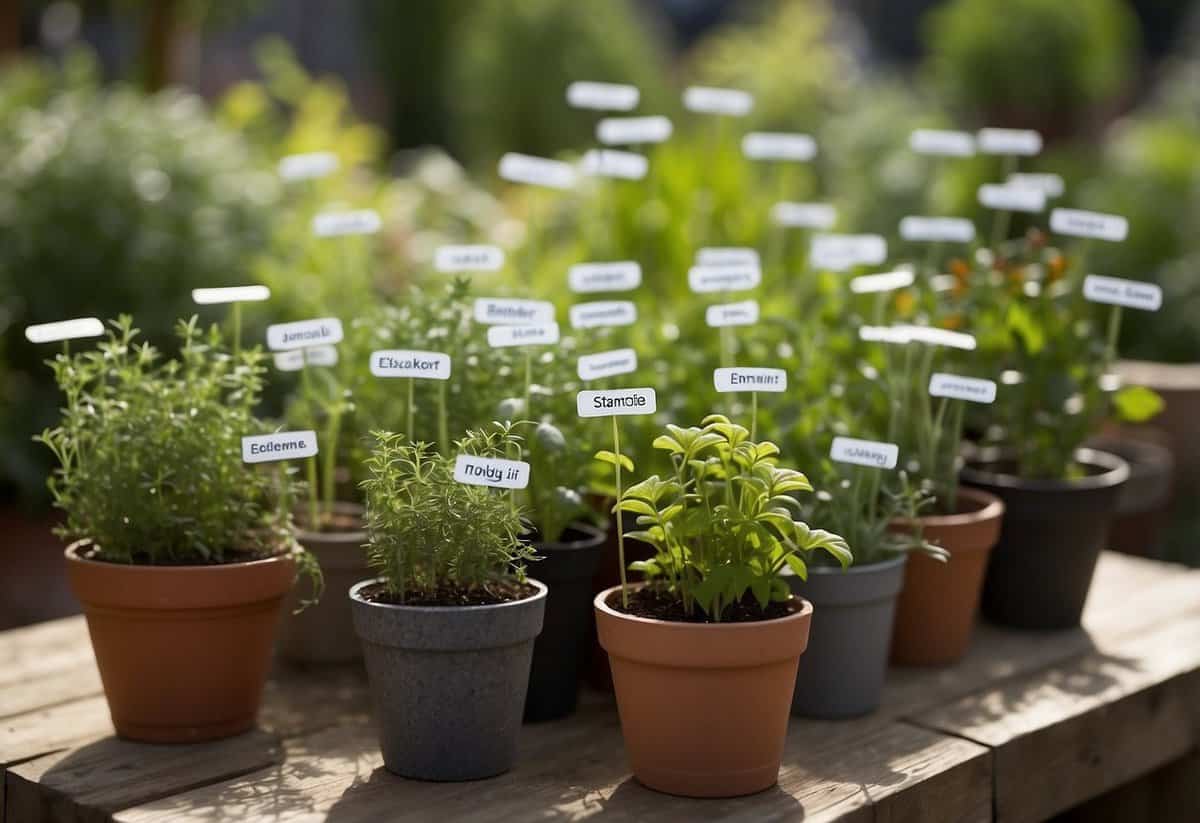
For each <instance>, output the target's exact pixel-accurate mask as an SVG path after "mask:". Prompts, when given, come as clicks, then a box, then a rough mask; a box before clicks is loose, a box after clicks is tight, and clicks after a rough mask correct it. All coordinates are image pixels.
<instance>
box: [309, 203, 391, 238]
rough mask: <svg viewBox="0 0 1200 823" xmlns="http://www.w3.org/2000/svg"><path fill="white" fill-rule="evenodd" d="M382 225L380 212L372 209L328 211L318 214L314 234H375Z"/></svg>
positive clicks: (322, 235) (315, 218)
mask: <svg viewBox="0 0 1200 823" xmlns="http://www.w3.org/2000/svg"><path fill="white" fill-rule="evenodd" d="M382 225H383V220H381V219H380V217H379V212H377V211H374V210H372V209H363V210H361V211H334V212H326V213H324V214H318V215H317V216H316V217H314V218H313V221H312V228H313V234H315V235H316V236H317V237H342V236H344V235H349V234H374V233H375V232H377V231H379V228H380V227H381V226H382Z"/></svg>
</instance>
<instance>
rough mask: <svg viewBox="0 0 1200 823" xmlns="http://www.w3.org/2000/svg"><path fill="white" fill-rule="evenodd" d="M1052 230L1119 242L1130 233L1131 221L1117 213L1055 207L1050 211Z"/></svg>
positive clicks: (1056, 232) (1074, 235) (1070, 234)
mask: <svg viewBox="0 0 1200 823" xmlns="http://www.w3.org/2000/svg"><path fill="white" fill-rule="evenodd" d="M1050 231H1052V232H1054V233H1055V234H1065V235H1069V236H1071V237H1091V238H1094V239H1096V240H1109V241H1112V242H1114V243H1119V242H1121V241H1122V240H1124V239H1125V236H1126V235H1127V234H1129V221H1128V220H1126V219H1125V218H1124V217H1120V216H1118V215H1115V214H1100V213H1099V212H1094V211H1082V210H1080V209H1055V210H1054V211H1052V212H1050Z"/></svg>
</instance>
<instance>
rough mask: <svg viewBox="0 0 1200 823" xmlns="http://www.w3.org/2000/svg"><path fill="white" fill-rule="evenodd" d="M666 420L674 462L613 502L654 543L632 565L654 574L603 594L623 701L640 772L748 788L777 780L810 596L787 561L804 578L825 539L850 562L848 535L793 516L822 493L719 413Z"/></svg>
mask: <svg viewBox="0 0 1200 823" xmlns="http://www.w3.org/2000/svg"><path fill="white" fill-rule="evenodd" d="M701 426H702V427H700V428H697V427H691V428H686V429H685V428H680V427H678V426H668V427H667V432H666V433H665V434H663V435H661V436H659V437H658V438H657V439H656V440H655V441H654V447H655V448H656V449H661V450H663V451H666V452H667V453H669V455H670V457H671V462H672V465H673V467H674V468H673V471H672V473H671V474H668V475H667V476H665V477H660V476H658V475H652V476H651V477H649V478H647V479H646V480H643V481H642V482H640V483H637V484H635V485H634V486H631V487H630V488H629V489H627V490H626V491H625V492H624V493H623V494H622V495H621V497H620V499H619V501H618V502H617V505H616V507H615V508H616V510H617V511H618V512H629V513H630V514H632V515H635V516H636V517H637V522H638V525H640V526H641V527H642V528H641V530H640V531H638V532H635V533H633V534H632V535H631V536H633V537H636V538H638V539H640V540H644V541H645V542H647V543H649V544H650V545H652V546H654V548H655V550H656V554H655V556H654V558H653V559H651V560H647V561H641V562H638V563H634V564H632V567H633V568H634V569H635V570H638V571H641V572H643V573H644V574H645V575H646V576H647V580H646V582H644V583H637V584H631V585H627V586H624V587H622V586H615V587H613V588H611V589H608V590H607V591H604V592H601V593H600V594H599V595H597V596H596V599H595V608H596V621H597V629H598V631H599V635H600V643H601V644H602V645H603V647H604V648H605V650H606V651H607V652H608V655H609V658H610V662H611V665H612V672H613V682H614V685H615V687H616V695H617V708H618V710H619V711H620V715H621V728H622V732H623V734H624V737H625V747H626V750H627V752H628V754H629V759H630V762H631V764H632V766H633V773H634V776H635V777H636V778H637V779H638V780H639V781H640V782H642V783H643V784H645V785H646V786H649V787H650V788H652V789H657V790H659V791H665V792H669V793H671V794H680V795H687V796H692V797H728V796H734V795H743V794H750V793H752V792H757V791H761V790H763V789H766V788H768V787H769V786H771V785H773V784H774V783H775V782H776V780H777V779H778V773H779V764H780V760H781V758H782V756H783V747H784V740H785V738H786V735H787V725H788V708H789V706H790V704H791V695H792V689H793V687H794V685H795V678H796V667H797V665H798V663H799V660H800V655H801V654H802V653H803V652H804V649H805V645H806V643H807V640H808V626H809V622H810V620H811V618H812V614H813V607H812V605H811V604H810V603H808V602H807V601H804V600H801V599H800V598H797V597H794V596H792V594H791V593H790V592H789V591H788V587H787V584H786V582H785V581H784V580H783V578H782V577H781V572H782V570H783V569H784V568H790V569H792V570H793V571H794V572H795V573H796V574H797V575H800V576H803V575H804V574H805V570H806V558H807V557H808V556H810V555H811V554H812V553H814V552H815V551H816V550H818V549H821V550H824V551H826V552H828V553H829V554H830V555H831V556H833V557H835V558H837V560H838V561H840V562H841V563H849V562H850V550H849V548H848V547H847V545H846V542H845V541H844V540H843V539H842V538H841V537H839V536H837V535H835V534H831V533H829V532H825V531H821V530H818V529H810V528H809V527H808V526H807V525H806V524H805V523H803V522H801V521H799V520H796V519H794V509H795V507H796V505H797V503H796V500H795V499H794V498H793V496H792V495H793V494H794V493H796V492H801V491H809V490H811V486H809V483H808V480H807V479H806V478H805V477H804V475H803V474H801V473H800V472H797V471H794V470H792V469H787V468H781V467H779V466H778V465H777V459H778V458H777V455H778V451H779V450H778V448H777V447H776V446H775V445H774V444H773V443H770V442H761V443H754V442H751V441H750V439H749V432H748V431H747V430H746V429H745V428H743V427H742V426H738V425H735V424H733V423H730V422H729V420H728V419H726V418H725V417H723V416H720V415H711V416H709V417H707V418H705V419H704V420H703V421H702V424H701Z"/></svg>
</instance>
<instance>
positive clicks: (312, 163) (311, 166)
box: [279, 151, 338, 182]
mask: <svg viewBox="0 0 1200 823" xmlns="http://www.w3.org/2000/svg"><path fill="white" fill-rule="evenodd" d="M337 167H338V159H337V155H336V154H334V153H333V152H330V151H313V152H308V153H307V154H289V155H288V156H287V157H284V158H283V159H282V160H280V161H279V176H280V177H281V178H282V179H284V180H286V181H288V182H292V181H295V180H315V179H316V178H318V177H327V176H329V175H330V174H333V173H334V172H335V171H337Z"/></svg>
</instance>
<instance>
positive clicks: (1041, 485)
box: [962, 448, 1129, 492]
mask: <svg viewBox="0 0 1200 823" xmlns="http://www.w3.org/2000/svg"><path fill="white" fill-rule="evenodd" d="M1009 455H1010V453H1009V452H1006V451H1004V450H1003V449H995V448H992V449H981V450H980V451H979V453H978V454H977V455H976V456H975V457H973V458H972V459H971V460H970V461H969V462H968V463H967V465H966V466H964V467H963V470H962V475H963V478H964V479H966V480H967V481H969V482H973V483H986V484H987V485H989V486H995V487H997V488H1002V489H1019V490H1022V491H1033V492H1039V491H1044V492H1061V491H1073V490H1083V489H1106V488H1110V487H1112V486H1119V485H1121V484H1122V483H1124V482H1125V481H1127V480H1128V479H1129V464H1128V463H1126V462H1125V461H1124V460H1123V459H1121V458H1120V457H1118V456H1117V455H1115V454H1110V453H1109V452H1106V451H1100V450H1099V449H1088V448H1079V449H1076V450H1075V455H1074V456H1075V462H1077V463H1081V464H1083V465H1084V466H1091V467H1095V468H1099V469H1103V471H1101V472H1100V473H1098V474H1090V475H1088V476H1087V477H1079V478H1072V479H1069V480H1062V479H1060V478H1054V477H1051V478H1046V477H1022V476H1021V475H1019V474H1012V473H1010V472H998V471H990V470H988V469H984V468H979V466H980V465H986V464H988V463H994V462H998V461H1002V460H1003V459H1004V458H1005V457H1007V456H1009Z"/></svg>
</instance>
